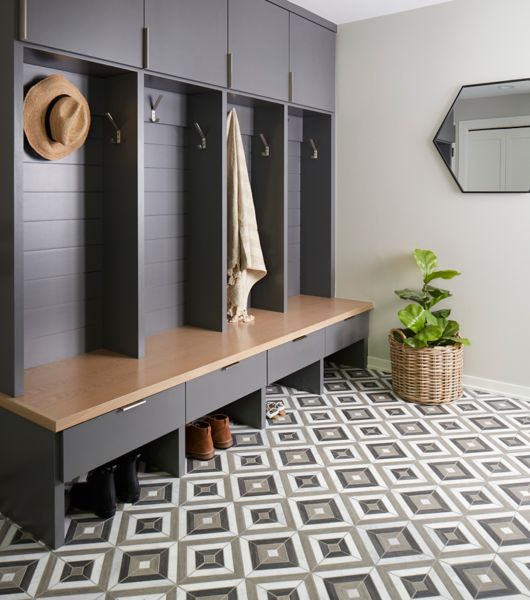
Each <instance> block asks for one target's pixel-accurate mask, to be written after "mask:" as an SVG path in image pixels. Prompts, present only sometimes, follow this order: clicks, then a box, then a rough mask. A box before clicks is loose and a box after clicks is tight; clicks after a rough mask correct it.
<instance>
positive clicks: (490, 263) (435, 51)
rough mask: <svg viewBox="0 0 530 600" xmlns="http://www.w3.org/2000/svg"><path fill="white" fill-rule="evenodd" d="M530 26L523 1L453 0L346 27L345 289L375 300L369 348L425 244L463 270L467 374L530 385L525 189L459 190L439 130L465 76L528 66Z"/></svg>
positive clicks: (340, 248) (340, 188)
mask: <svg viewBox="0 0 530 600" xmlns="http://www.w3.org/2000/svg"><path fill="white" fill-rule="evenodd" d="M528 23H530V2H529V1H528V0H502V1H499V0H457V1H456V2H451V3H448V4H441V5H438V6H433V7H429V8H424V9H420V10H416V11H411V12H407V13H401V14H398V15H391V16H387V17H381V18H377V19H371V20H368V21H362V22H357V23H351V24H347V25H343V26H341V27H340V28H339V36H338V83H337V86H338V118H337V150H338V153H337V158H338V166H337V169H338V185H337V194H338V196H337V198H338V199H337V203H338V206H337V270H338V277H337V295H338V296H343V297H348V298H360V299H372V300H374V301H375V303H376V310H375V312H374V314H373V317H372V325H371V338H370V352H369V353H370V355H371V356H373V357H378V358H383V359H384V358H387V357H388V353H387V341H386V335H387V332H388V330H389V328H391V327H392V326H395V325H396V324H397V322H398V321H397V317H396V316H395V313H396V311H397V310H398V308H399V307H400V305H401V302H400V301H399V300H398V299H397V298H395V297H394V295H393V290H394V289H397V288H402V287H406V286H414V285H415V284H416V283H417V281H418V278H417V273H416V270H415V267H414V265H413V261H412V258H411V256H410V255H411V252H412V250H413V249H414V248H430V249H432V250H434V251H435V252H436V253H437V254H438V255H439V258H440V264H441V266H442V267H445V268H456V269H459V270H461V271H462V272H463V275H462V276H461V277H460V278H458V279H456V280H454V281H453V282H449V286H450V288H451V289H452V290H453V292H454V294H455V297H454V298H452V299H451V300H450V301H449V302H450V303H451V304H450V305H451V306H452V307H453V309H454V313H453V314H454V317H455V318H456V319H458V320H460V321H461V323H462V331H463V333H464V334H465V335H466V336H468V337H470V338H471V340H472V342H473V345H472V347H470V348H469V349H467V350H466V374H467V375H471V376H475V377H480V378H485V379H490V380H498V381H501V382H508V383H511V384H519V385H522V386H530V194H516V195H502V194H498V195H487V194H462V193H460V192H459V191H458V188H457V186H456V184H455V183H454V182H453V180H452V178H451V176H450V174H449V172H448V171H447V169H446V167H445V166H444V164H443V162H442V159H441V158H440V156H439V155H438V153H437V152H436V149H435V148H434V146H433V144H432V141H431V140H432V138H433V136H434V134H435V132H436V130H437V128H438V126H439V125H440V124H441V122H442V120H443V118H444V117H445V114H446V112H447V110H448V109H449V107H450V105H451V103H452V101H453V99H454V97H455V96H456V94H457V92H458V90H459V87H460V86H461V85H464V84H470V83H483V82H491V81H498V80H505V79H512V78H513V79H517V78H524V77H530V35H529V33H528ZM445 305H448V303H447V302H446V303H445V304H444V306H445Z"/></svg>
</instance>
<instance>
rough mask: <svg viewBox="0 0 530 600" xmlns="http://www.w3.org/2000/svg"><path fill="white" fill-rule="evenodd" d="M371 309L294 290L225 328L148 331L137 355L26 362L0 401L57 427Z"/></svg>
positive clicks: (40, 422)
mask: <svg viewBox="0 0 530 600" xmlns="http://www.w3.org/2000/svg"><path fill="white" fill-rule="evenodd" d="M372 308H373V304H372V303H371V302H360V301H356V300H341V299H337V298H317V297H314V296H294V297H292V298H290V299H289V310H288V312H286V313H277V312H271V311H265V310H258V309H252V310H251V313H252V314H254V315H255V316H256V320H255V321H254V322H252V323H248V324H231V325H229V326H228V330H227V331H226V332H225V333H218V332H214V331H208V330H204V329H198V328H195V327H180V328H178V329H172V330H170V331H166V332H163V333H159V334H156V335H153V336H150V337H148V338H147V339H146V352H145V358H142V359H135V358H129V357H125V356H122V355H119V354H115V353H112V352H108V351H106V350H97V351H95V352H89V353H87V354H82V355H80V356H75V357H73V358H69V359H66V360H61V361H58V362H55V363H50V364H47V365H42V366H39V367H33V368H31V369H27V370H26V372H25V378H24V383H25V394H24V396H20V397H17V398H11V397H9V396H6V395H2V394H0V407H2V408H5V409H7V410H10V411H11V412H14V413H16V414H18V415H20V416H22V417H24V418H26V419H28V420H30V421H32V422H34V423H37V424H38V425H41V426H42V427H45V428H47V429H50V430H51V431H54V432H59V431H63V430H64V429H67V428H68V427H73V426H74V425H78V424H79V423H83V422H85V421H88V420H90V419H93V418H95V417H98V416H100V415H103V414H105V413H108V412H110V411H112V410H116V409H118V408H122V407H124V406H127V405H128V404H132V403H133V402H137V401H138V400H141V399H143V398H146V397H148V396H151V395H153V394H156V393H158V392H161V391H164V390H167V389H169V388H171V387H173V386H175V385H178V384H181V383H184V382H186V381H190V380H191V379H195V378H196V377H199V376H201V375H205V374H206V373H210V372H212V371H215V370H217V369H221V368H222V367H226V366H227V365H230V364H232V363H234V362H237V361H240V360H243V359H245V358H249V357H250V356H254V355H255V354H259V353H260V352H264V351H266V350H269V349H270V348H274V347H275V346H279V345H280V344H283V343H285V342H289V341H291V340H293V339H295V338H297V337H299V336H302V335H307V334H309V333H312V332H313V331H317V330H319V329H322V328H323V327H327V326H329V325H333V324H334V323H337V322H339V321H341V320H344V319H346V318H348V317H351V316H355V315H358V314H361V313H363V312H366V311H369V310H372Z"/></svg>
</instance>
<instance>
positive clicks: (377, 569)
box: [0, 365, 530, 600]
mask: <svg viewBox="0 0 530 600" xmlns="http://www.w3.org/2000/svg"><path fill="white" fill-rule="evenodd" d="M268 395H269V396H270V397H271V398H276V399H279V398H281V399H283V400H284V402H285V403H286V405H287V407H288V408H287V414H286V416H285V417H283V418H280V419H278V420H277V421H274V422H272V423H270V424H269V426H268V427H267V429H266V430H265V431H255V430H251V429H248V428H246V427H243V426H237V425H236V426H234V437H235V445H234V447H233V448H231V449H230V450H228V451H220V452H219V453H218V454H217V456H216V457H215V458H214V459H212V460H211V461H209V462H198V461H188V475H187V476H186V477H183V478H182V479H180V480H178V479H173V478H170V477H167V476H166V475H165V474H163V473H148V474H143V475H142V476H141V495H140V499H139V501H138V502H137V503H136V504H134V505H123V506H120V507H119V510H118V512H117V514H116V516H115V517H114V518H113V519H109V520H107V521H102V520H100V519H98V518H96V517H95V516H94V515H91V514H80V513H76V514H72V515H69V516H68V517H67V519H66V521H65V528H66V540H67V542H66V545H65V546H64V547H62V548H60V549H59V550H57V551H54V552H49V551H48V550H47V548H46V547H44V546H43V545H42V544H40V543H38V542H36V541H35V540H33V539H32V538H31V536H30V535H28V534H26V533H25V532H24V531H22V530H21V529H20V528H19V527H17V526H16V525H15V524H14V523H12V522H10V521H9V520H8V519H6V518H4V517H2V515H0V599H2V598H6V599H9V600H18V599H28V598H47V599H59V598H61V599H67V598H76V599H80V600H121V599H126V598H127V599H128V600H131V599H136V600H161V599H171V600H177V599H178V600H199V599H201V600H242V599H247V598H249V599H252V600H254V599H257V600H313V599H319V600H326V599H331V600H349V599H373V600H397V599H409V598H443V599H460V598H461V599H464V600H475V599H479V598H480V599H482V598H529V599H530V418H529V415H530V402H529V401H526V400H520V399H514V398H504V397H500V396H497V395H494V394H488V393H485V392H481V391H477V390H472V389H467V390H466V392H465V395H464V397H463V398H462V399H461V400H460V401H459V402H457V403H454V404H451V405H443V406H419V405H414V404H408V403H405V402H403V401H401V400H400V399H399V398H397V397H396V396H395V395H394V394H393V393H392V390H391V384H390V376H389V375H388V374H385V373H380V372H377V371H372V370H366V369H351V368H339V367H336V366H334V365H328V367H327V368H326V370H325V393H324V395H322V396H320V397H319V396H314V395H310V394H307V393H304V392H299V391H296V390H291V389H288V388H285V387H282V386H279V385H274V386H271V387H270V388H269V390H268Z"/></svg>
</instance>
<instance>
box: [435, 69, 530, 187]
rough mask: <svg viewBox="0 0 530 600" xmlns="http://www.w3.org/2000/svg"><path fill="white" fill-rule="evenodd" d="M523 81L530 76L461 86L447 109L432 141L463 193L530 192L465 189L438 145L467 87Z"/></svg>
mask: <svg viewBox="0 0 530 600" xmlns="http://www.w3.org/2000/svg"><path fill="white" fill-rule="evenodd" d="M522 81H528V82H530V77H523V78H521V79H505V80H502V81H490V82H486V83H472V84H468V85H463V86H461V87H460V89H459V90H458V94H457V95H456V97H455V99H454V100H453V102H452V103H451V106H450V107H449V110H448V111H447V113H446V115H445V117H444V119H443V120H442V123H441V124H440V127H438V129H437V130H436V134H435V136H434V138H433V140H432V142H433V144H434V146H435V148H436V151H437V152H438V154H439V155H440V158H441V159H442V162H443V164H444V166H445V167H446V168H447V170H448V171H449V173H451V177H452V178H453V179H454V180H455V182H456V185H457V186H458V189H459V190H460V191H461V192H462V193H463V194H530V189H529V190H528V191H527V192H524V191H512V190H506V191H502V192H498V191H488V192H485V191H478V190H465V189H464V188H463V187H462V185H461V184H460V181H458V178H457V176H456V175H455V174H454V172H453V170H452V169H451V168H450V166H449V165H448V164H447V162H446V160H445V158H444V156H443V154H442V153H441V151H440V148H438V145H437V143H436V142H437V140H438V136H439V135H440V132H441V131H442V129H443V126H444V124H445V121H446V119H447V117H448V116H449V115H450V114H451V111H452V110H453V108H454V107H455V104H456V103H457V102H458V99H459V98H460V95H461V94H462V92H463V91H464V90H465V89H467V88H477V87H484V86H486V85H504V84H509V83H520V82H522Z"/></svg>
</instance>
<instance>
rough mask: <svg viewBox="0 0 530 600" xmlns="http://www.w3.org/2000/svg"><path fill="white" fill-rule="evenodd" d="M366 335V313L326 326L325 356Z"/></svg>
mask: <svg viewBox="0 0 530 600" xmlns="http://www.w3.org/2000/svg"><path fill="white" fill-rule="evenodd" d="M367 337H368V313H363V314H362V315H357V316H356V317H350V318H349V319H346V320H345V321H341V322H340V323H335V325H331V326H330V327H326V356H330V355H331V354H335V352H338V351H339V350H343V349H344V348H346V347H347V346H351V345H352V344H355V343H356V342H358V341H359V340H362V339H364V338H367Z"/></svg>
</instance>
